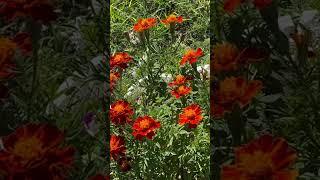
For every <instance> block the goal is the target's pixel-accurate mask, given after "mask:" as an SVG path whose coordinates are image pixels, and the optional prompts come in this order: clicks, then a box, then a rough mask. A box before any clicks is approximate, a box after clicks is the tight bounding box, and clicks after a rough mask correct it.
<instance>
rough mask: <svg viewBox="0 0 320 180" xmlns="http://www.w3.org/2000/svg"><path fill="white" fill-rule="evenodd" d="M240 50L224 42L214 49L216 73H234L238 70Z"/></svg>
mask: <svg viewBox="0 0 320 180" xmlns="http://www.w3.org/2000/svg"><path fill="white" fill-rule="evenodd" d="M238 55H239V50H238V48H237V47H236V46H235V45H233V44H230V43H227V42H224V43H222V44H218V45H216V46H215V47H214V48H213V68H214V72H221V71H233V70H236V69H237V68H238V62H237V60H238Z"/></svg>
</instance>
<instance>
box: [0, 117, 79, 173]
mask: <svg viewBox="0 0 320 180" xmlns="http://www.w3.org/2000/svg"><path fill="white" fill-rule="evenodd" d="M63 140H64V135H63V133H62V132H61V131H60V130H59V129H58V128H56V127H54V126H51V125H49V124H31V123H30V124H26V125H23V126H22V127H19V128H17V129H16V130H15V131H14V132H13V133H12V134H9V135H8V136H5V137H3V138H2V141H3V146H4V149H1V150H0V169H1V170H0V176H3V177H5V178H6V179H65V178H66V175H67V173H68V170H71V168H72V165H73V162H74V154H75V149H74V148H73V147H71V146H67V147H61V144H62V143H63Z"/></svg>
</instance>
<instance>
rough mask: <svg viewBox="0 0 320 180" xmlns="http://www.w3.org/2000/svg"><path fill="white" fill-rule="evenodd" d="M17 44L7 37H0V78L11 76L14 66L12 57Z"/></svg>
mask: <svg viewBox="0 0 320 180" xmlns="http://www.w3.org/2000/svg"><path fill="white" fill-rule="evenodd" d="M16 48H17V45H16V43H14V42H13V41H12V40H10V39H8V38H0V79H3V78H8V77H11V76H12V75H13V74H14V72H13V71H12V70H13V69H14V67H15V64H14V63H13V57H14V55H15V52H16Z"/></svg>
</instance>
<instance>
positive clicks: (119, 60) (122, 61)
mask: <svg viewBox="0 0 320 180" xmlns="http://www.w3.org/2000/svg"><path fill="white" fill-rule="evenodd" d="M132 60H133V58H132V57H131V56H129V54H128V53H126V52H118V53H115V54H114V55H113V56H111V58H110V69H113V68H115V67H119V68H121V69H125V68H127V67H128V63H129V62H131V61H132Z"/></svg>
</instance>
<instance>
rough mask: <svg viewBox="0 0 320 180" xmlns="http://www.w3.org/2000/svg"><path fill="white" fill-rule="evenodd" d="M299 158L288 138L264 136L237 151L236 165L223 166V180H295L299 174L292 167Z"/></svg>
mask: <svg viewBox="0 0 320 180" xmlns="http://www.w3.org/2000/svg"><path fill="white" fill-rule="evenodd" d="M296 159H297V153H296V152H295V150H293V149H292V148H291V147H289V145H288V143H287V142H286V140H285V139H283V138H274V137H272V136H271V135H262V136H260V137H259V138H257V139H255V140H252V141H251V142H250V143H248V144H246V145H243V146H241V147H238V148H236V149H235V164H234V165H226V166H223V167H222V172H221V175H222V180H234V178H235V177H237V179H240V180H249V179H261V180H262V179H279V180H280V179H281V180H295V179H296V178H297V177H298V175H299V173H298V171H297V170H295V169H290V168H291V166H292V165H293V164H294V162H295V161H296Z"/></svg>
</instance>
